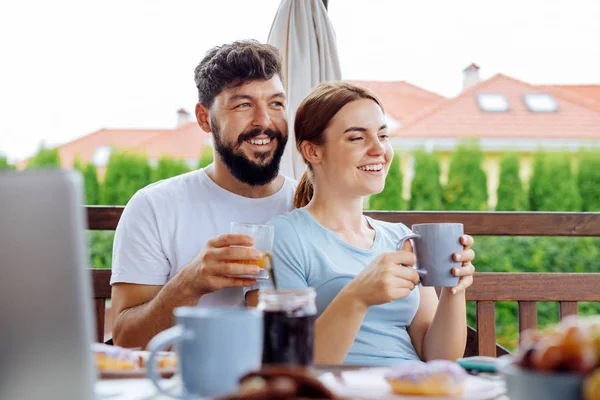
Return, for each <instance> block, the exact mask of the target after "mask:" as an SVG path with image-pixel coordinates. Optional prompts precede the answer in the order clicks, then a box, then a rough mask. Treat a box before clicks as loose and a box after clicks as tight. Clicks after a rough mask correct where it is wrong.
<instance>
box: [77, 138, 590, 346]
mask: <svg viewBox="0 0 600 400" xmlns="http://www.w3.org/2000/svg"><path fill="white" fill-rule="evenodd" d="M207 149H208V150H210V152H209V151H208V150H207ZM209 154H210V158H209ZM578 156H579V157H580V163H579V169H578V170H573V169H572V168H571V157H572V156H567V155H565V154H545V153H541V152H538V153H537V154H536V156H535V167H534V173H533V176H532V178H531V180H530V183H529V187H530V190H529V192H528V193H525V190H524V188H523V186H525V185H523V184H522V183H521V182H520V180H518V175H519V172H518V167H519V166H518V158H516V156H515V154H514V153H508V154H505V155H504V156H503V158H502V162H501V178H500V182H499V188H498V198H499V205H498V209H505V210H512V209H518V207H524V204H525V206H526V205H527V203H530V204H531V206H532V207H535V209H538V210H547V211H568V210H573V209H574V207H577V206H578V207H580V208H579V209H575V210H577V211H579V210H582V209H584V207H585V210H598V208H599V207H600V204H599V203H600V200H599V199H600V194H599V193H598V192H599V191H600V183H598V182H599V180H600V172H599V171H600V168H599V167H597V166H598V165H599V164H600V152H597V151H596V152H583V153H581V154H579V155H578ZM202 158H203V161H201V162H199V165H201V166H205V165H208V164H209V163H210V162H211V161H212V149H210V148H209V147H207V148H205V152H204V153H203V156H202ZM209 160H210V161H209ZM394 160H395V161H394V164H393V165H392V167H391V169H390V174H388V177H387V180H386V189H385V190H384V191H383V192H382V193H381V194H380V195H379V196H373V198H371V199H370V204H371V208H373V209H389V210H393V209H402V208H404V207H405V206H409V208H410V209H414V210H439V209H442V206H445V207H447V209H451V210H453V209H462V210H482V209H487V205H485V206H484V205H483V204H484V203H485V202H486V201H487V190H485V181H486V177H485V174H484V173H483V169H482V167H481V164H482V154H481V151H480V150H479V149H478V148H477V146H476V144H475V143H472V142H471V143H466V144H463V145H461V147H459V148H458V149H457V151H456V152H455V153H454V155H453V157H452V160H451V166H450V177H449V181H448V184H447V185H446V186H445V187H444V188H442V186H441V185H440V183H439V182H440V178H439V176H440V161H439V157H438V155H436V154H427V153H425V152H423V151H420V152H416V153H415V154H414V169H415V171H414V178H413V181H412V184H411V200H410V202H409V203H408V204H406V203H404V202H402V203H398V200H399V199H401V198H402V197H401V193H402V173H401V171H400V168H399V157H394ZM515 161H517V162H515ZM173 163H175V164H177V163H178V162H177V161H169V162H168V164H169V165H171V164H173ZM168 170H170V171H174V172H172V173H173V174H176V172H177V171H175V169H170V168H168ZM149 171H150V167H149V165H148V162H147V160H146V159H145V158H144V157H140V156H131V155H123V154H117V155H115V154H113V156H112V157H111V162H110V163H109V168H108V170H107V173H106V179H105V182H104V184H103V185H102V187H103V189H102V191H103V192H104V196H102V198H104V199H105V204H125V203H126V202H127V201H128V200H129V198H130V197H131V196H132V195H133V193H135V191H137V190H138V189H141V188H142V187H144V186H145V185H147V184H148V183H150V181H151V180H152V179H151V178H152V176H153V177H154V179H156V177H157V176H158V173H157V172H154V174H151V173H150V172H149ZM167 175H168V174H164V175H163V176H165V177H167ZM559 179H560V180H561V182H558V180H559ZM88 182H93V180H89V179H86V186H87V185H88ZM559 183H560V185H559ZM92 185H93V183H92ZM519 185H521V186H522V187H521V188H520V189H519V188H518V186H519ZM86 191H87V187H86ZM554 192H556V193H554ZM579 192H581V195H579ZM442 193H443V199H444V201H442ZM557 193H560V194H557ZM559 197H567V198H568V199H563V198H559ZM106 199H114V202H106ZM500 200H502V201H500ZM525 200H528V201H525ZM89 237H90V239H89V240H90V250H91V255H90V257H91V262H92V264H93V265H94V266H95V267H99V268H109V267H110V265H111V257H112V254H111V251H112V240H113V237H114V233H113V232H90V233H89ZM474 249H475V251H476V253H477V257H476V262H475V265H476V266H477V270H478V271H483V272H488V271H490V272H491V271H494V272H600V238H554V237H538V238H535V237H486V236H481V237H477V238H476V241H475V246H474ZM580 312H581V313H582V314H592V313H593V314H597V313H600V306H599V305H598V304H588V303H581V304H580ZM467 313H468V320H469V323H470V324H472V325H474V324H475V320H474V317H475V308H474V305H473V304H469V305H468V308H467ZM538 315H539V317H538V321H539V323H540V325H541V326H544V325H546V324H548V323H551V322H554V321H557V320H558V306H557V305H556V304H554V303H540V304H538ZM496 320H497V334H498V342H499V343H500V344H502V345H504V346H506V347H508V348H509V349H514V348H515V346H516V343H517V337H518V317H517V305H516V303H506V302H499V303H497V304H496Z"/></svg>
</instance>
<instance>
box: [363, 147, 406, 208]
mask: <svg viewBox="0 0 600 400" xmlns="http://www.w3.org/2000/svg"><path fill="white" fill-rule="evenodd" d="M369 208H370V209H371V210H404V208H405V201H404V198H403V197H402V171H401V169H400V156H399V155H398V154H397V153H396V154H395V155H394V158H393V159H392V164H391V165H390V170H389V172H388V174H387V177H386V178H385V188H384V189H383V191H382V192H381V193H378V194H375V195H373V196H371V197H370V198H369Z"/></svg>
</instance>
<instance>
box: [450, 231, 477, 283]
mask: <svg viewBox="0 0 600 400" xmlns="http://www.w3.org/2000/svg"><path fill="white" fill-rule="evenodd" d="M473 242H474V240H473V238H472V237H471V236H469V235H463V236H461V237H460V243H461V244H462V245H463V246H464V248H465V249H464V250H463V251H461V252H458V253H454V256H453V257H454V261H461V262H462V266H461V267H460V268H454V269H452V275H454V276H458V277H459V280H458V284H457V285H456V286H455V287H453V288H452V294H456V293H460V292H461V291H463V290H466V289H467V288H468V287H469V286H471V285H472V284H473V274H475V266H474V265H473V264H472V263H471V261H473V260H474V259H475V252H474V251H473V249H471V246H473Z"/></svg>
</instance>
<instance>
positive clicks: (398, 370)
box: [386, 360, 467, 396]
mask: <svg viewBox="0 0 600 400" xmlns="http://www.w3.org/2000/svg"><path fill="white" fill-rule="evenodd" d="M466 377H467V373H466V371H465V370H464V369H463V368H461V367H460V366H458V365H457V364H456V363H453V362H451V361H445V360H433V361H429V362H427V363H423V362H406V363H404V364H401V365H399V366H397V367H394V368H392V370H391V371H390V372H389V373H388V374H386V380H387V381H388V383H389V384H390V386H391V387H392V390H393V391H394V393H396V394H403V395H424V396H459V395H461V394H462V393H463V391H464V382H465V380H466Z"/></svg>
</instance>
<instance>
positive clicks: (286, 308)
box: [258, 288, 317, 365]
mask: <svg viewBox="0 0 600 400" xmlns="http://www.w3.org/2000/svg"><path fill="white" fill-rule="evenodd" d="M315 296H316V294H315V290H314V289H313V288H303V289H278V290H275V289H261V290H260V292H259V295H258V308H259V309H260V310H262V311H263V321H264V340H263V360H262V362H263V364H288V365H311V364H312V360H313V337H314V322H315V316H316V314H317V307H316V305H315Z"/></svg>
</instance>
